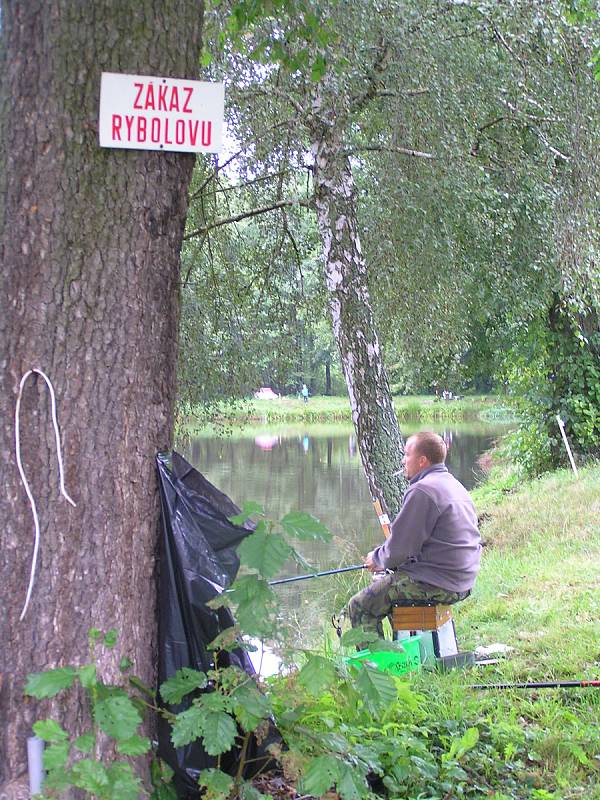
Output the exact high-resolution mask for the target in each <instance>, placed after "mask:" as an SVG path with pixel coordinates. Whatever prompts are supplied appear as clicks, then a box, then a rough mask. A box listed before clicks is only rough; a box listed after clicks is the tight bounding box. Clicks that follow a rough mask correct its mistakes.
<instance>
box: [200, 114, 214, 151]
mask: <svg viewBox="0 0 600 800" xmlns="http://www.w3.org/2000/svg"><path fill="white" fill-rule="evenodd" d="M211 137H212V122H210V121H209V122H204V120H203V121H202V136H201V140H202V146H203V147H208V146H209V144H210V140H211Z"/></svg>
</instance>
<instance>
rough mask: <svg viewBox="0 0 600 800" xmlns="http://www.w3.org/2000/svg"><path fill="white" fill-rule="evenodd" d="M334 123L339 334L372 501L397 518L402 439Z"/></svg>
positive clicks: (331, 232) (330, 203)
mask: <svg viewBox="0 0 600 800" xmlns="http://www.w3.org/2000/svg"><path fill="white" fill-rule="evenodd" d="M340 127H341V126H337V125H336V124H335V115H334V114H332V115H331V117H330V119H329V120H328V121H326V122H325V124H322V125H315V127H314V129H313V153H314V157H315V172H314V181H315V199H316V207H317V221H318V226H319V233H320V235H321V241H322V243H323V251H324V260H325V279H326V283H327V289H328V292H329V305H330V309H331V315H332V319H333V330H334V334H335V338H336V341H337V344H338V347H339V351H340V357H341V361H342V367H343V370H344V376H345V379H346V385H347V387H348V395H349V397H350V405H351V408H352V419H353V422H354V426H355V428H356V435H357V442H358V447H359V451H360V455H361V460H362V464H363V468H364V471H365V475H366V478H367V481H368V484H369V489H370V491H371V495H372V497H373V499H378V500H380V501H382V503H383V505H384V508H387V510H388V511H389V513H390V514H391V515H392V516H393V515H395V514H396V513H397V511H398V510H399V508H400V504H401V502H402V495H403V490H404V486H405V484H404V479H403V478H402V477H401V476H400V475H398V474H397V473H398V472H399V471H400V470H401V462H402V454H403V447H402V438H401V436H400V430H399V427H398V420H397V418H396V415H395V413H394V409H393V405H392V397H391V392H390V387H389V383H388V379H387V374H386V371H385V368H384V365H383V358H382V353H381V348H380V345H379V339H378V337H377V331H376V329H375V323H374V319H373V311H372V308H371V301H370V297H369V289H368V283H367V267H366V263H365V259H364V257H363V255H362V250H361V246H360V236H359V233H358V222H357V214H356V190H355V186H354V180H353V177H352V170H351V166H350V161H349V159H348V157H347V155H345V154H344V152H343V147H342V141H341V135H340Z"/></svg>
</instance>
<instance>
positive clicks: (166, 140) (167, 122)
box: [165, 119, 173, 144]
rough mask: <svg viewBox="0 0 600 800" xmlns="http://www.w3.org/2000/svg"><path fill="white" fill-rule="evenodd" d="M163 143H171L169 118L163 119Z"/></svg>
mask: <svg viewBox="0 0 600 800" xmlns="http://www.w3.org/2000/svg"><path fill="white" fill-rule="evenodd" d="M165 144H173V139H169V120H168V119H166V120H165Z"/></svg>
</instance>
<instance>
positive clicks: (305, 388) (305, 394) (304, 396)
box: [302, 383, 308, 403]
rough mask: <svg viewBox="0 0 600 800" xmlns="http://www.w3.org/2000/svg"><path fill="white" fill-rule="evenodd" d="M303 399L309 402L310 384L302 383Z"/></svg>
mask: <svg viewBox="0 0 600 800" xmlns="http://www.w3.org/2000/svg"><path fill="white" fill-rule="evenodd" d="M302 399H303V400H304V402H305V403H308V386H307V385H306V384H305V383H303V384H302Z"/></svg>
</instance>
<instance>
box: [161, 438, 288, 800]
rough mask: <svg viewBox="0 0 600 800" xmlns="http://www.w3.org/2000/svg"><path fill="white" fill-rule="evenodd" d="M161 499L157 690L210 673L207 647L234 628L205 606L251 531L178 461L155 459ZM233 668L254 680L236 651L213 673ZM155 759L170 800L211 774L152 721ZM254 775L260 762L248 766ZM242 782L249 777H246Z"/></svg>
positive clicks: (234, 758) (232, 766)
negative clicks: (179, 678)
mask: <svg viewBox="0 0 600 800" xmlns="http://www.w3.org/2000/svg"><path fill="white" fill-rule="evenodd" d="M156 462H157V467H158V476H159V484H160V497H161V519H162V534H163V535H162V537H161V553H160V581H159V664H158V679H159V685H160V684H161V683H163V681H165V680H167V679H168V678H170V677H172V676H173V675H174V674H175V672H176V671H177V670H178V669H182V668H183V667H190V668H192V669H198V670H203V671H206V670H208V669H211V668H213V667H214V662H213V660H212V659H213V655H212V653H210V652H209V651H207V649H206V648H207V645H208V644H209V643H210V642H212V640H213V639H215V638H216V636H218V634H219V633H221V632H222V631H223V630H225V629H226V628H229V627H231V626H232V625H233V624H234V619H233V616H232V614H231V612H230V611H229V610H228V609H226V608H220V609H217V610H214V609H211V608H209V607H208V606H207V605H206V603H207V602H208V601H209V600H211V599H212V598H213V597H215V596H216V595H218V594H220V593H221V592H223V591H225V590H226V589H227V588H228V587H229V586H231V584H232V583H233V581H234V579H235V576H236V574H237V571H238V568H239V558H238V556H237V553H236V550H235V548H236V547H237V545H238V544H239V543H240V542H241V541H242V540H243V539H244V538H245V537H246V536H248V535H249V534H250V533H252V529H253V526H252V523H245V525H244V526H239V525H234V524H232V523H231V522H230V521H229V519H228V517H232V516H234V515H236V514H239V513H240V509H239V508H238V507H237V506H236V505H235V503H233V502H232V501H231V500H230V499H229V498H228V497H227V495H225V494H223V492H221V491H219V490H218V489H217V488H216V487H214V486H213V485H212V484H211V483H210V482H209V481H207V480H206V478H205V477H204V476H203V475H201V474H200V473H199V472H198V471H197V470H195V469H194V468H193V467H192V466H191V465H190V464H188V462H187V461H186V460H185V459H184V458H183V457H182V456H180V455H179V454H178V453H175V452H173V453H172V454H168V453H159V454H158V455H157V458H156ZM230 665H234V666H237V667H239V668H240V669H242V670H244V671H245V672H247V673H248V674H250V675H255V674H256V672H255V670H254V667H253V665H252V662H251V661H250V658H249V656H248V654H247V653H246V652H245V651H244V650H241V649H237V650H234V651H233V652H231V653H222V654H220V656H219V667H226V666H230ZM190 703H191V699H190V698H189V697H188V698H185V699H184V702H183V703H181V704H180V705H178V706H169V709H170V710H171V711H173V712H175V713H177V712H179V711H183V710H185V709H186V708H189V706H190ZM276 739H277V734H276V731H275V730H274V729H273V731H272V735H271V736H269V737H268V739H267V740H266V741H263V743H262V745H261V747H260V748H259V747H257V745H256V743H255V742H251V747H250V750H249V752H247V753H246V758H247V759H256V758H259V757H260V756H265V752H264V748H265V747H266V746H267V745H268V744H269V743H270V742H272V741H275V740H276ZM158 744H159V747H158V754H159V756H160V757H161V758H163V759H164V760H165V761H166V762H167V764H169V766H170V767H171V768H172V769H173V770H174V771H175V778H174V781H175V787H176V789H177V793H178V797H180V798H185V799H186V800H187V799H188V798H189V799H190V800H191V799H192V798H197V797H199V796H200V794H199V790H198V774H199V773H200V771H201V770H202V769H207V768H209V767H214V766H216V763H217V761H216V758H215V757H213V756H210V755H208V754H207V753H206V752H205V750H204V748H203V747H202V745H201V743H200V741H196V742H192V743H191V744H189V745H186V746H184V747H180V748H177V749H175V748H174V747H173V745H172V744H171V740H170V727H169V725H168V723H167V722H166V720H163V719H162V718H160V719H159V724H158ZM238 760H239V753H238V752H237V751H235V750H232V751H230V752H229V753H226V754H224V755H222V756H221V763H220V767H221V769H222V770H224V771H225V772H229V773H231V774H234V773H235V772H236V771H237V766H238ZM251 763H252V766H253V768H254V769H255V770H256V769H257V768H259V767H260V766H261V763H260V762H255V761H252V762H251ZM245 777H249V775H246V776H245Z"/></svg>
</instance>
